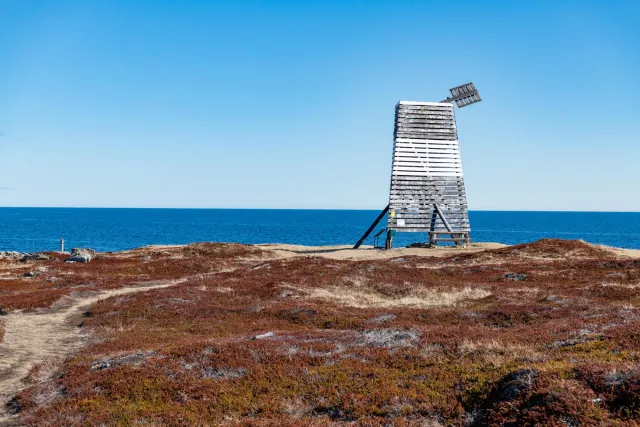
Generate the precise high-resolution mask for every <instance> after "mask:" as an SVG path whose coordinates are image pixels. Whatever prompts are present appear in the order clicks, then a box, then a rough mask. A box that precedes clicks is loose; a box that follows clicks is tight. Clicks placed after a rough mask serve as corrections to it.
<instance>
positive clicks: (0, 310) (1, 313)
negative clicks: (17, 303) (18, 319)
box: [0, 307, 9, 316]
mask: <svg viewBox="0 0 640 427" xmlns="http://www.w3.org/2000/svg"><path fill="white" fill-rule="evenodd" d="M7 314H9V312H8V311H7V310H5V309H4V308H2V307H0V316H6V315H7Z"/></svg>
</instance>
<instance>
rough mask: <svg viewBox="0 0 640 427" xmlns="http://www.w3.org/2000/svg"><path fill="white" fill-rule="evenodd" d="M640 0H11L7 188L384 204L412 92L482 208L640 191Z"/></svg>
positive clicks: (64, 202)
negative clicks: (441, 126) (430, 110)
mask: <svg viewBox="0 0 640 427" xmlns="http://www.w3.org/2000/svg"><path fill="white" fill-rule="evenodd" d="M639 77H640V1H638V0H630V1H623V0H620V1H614V0H610V1H604V0H603V1H588V0H581V1H577V0H576V1H561V0H555V1H502V2H500V1H462V0H460V1H411V2H410V1H401V0H400V1H369V2H356V1H347V0H343V1H263V2H248V1H224V2H223V1H186V0H185V1H168V0H165V1H163V0H136V1H132V0H105V1H98V0H95V1H94V0H86V1H79V0H77V1H65V0H49V1H42V0H29V1H26V0H0V206H108V207H239V208H243V207H248V208H253V207H255V208H356V209H360V208H362V209H381V208H382V207H384V206H385V205H386V203H387V201H388V188H389V177H390V166H391V164H390V163H391V151H392V140H393V136H392V132H393V113H394V106H395V104H396V102H397V101H399V100H415V101H439V100H441V99H443V98H445V97H446V96H447V94H448V89H449V88H450V87H453V86H456V85H459V84H462V83H466V82H468V81H473V82H474V83H475V84H476V86H477V87H478V89H479V90H480V93H481V95H482V97H483V99H484V101H483V102H482V103H480V104H478V105H474V106H471V107H468V108H465V109H462V110H458V111H457V118H458V131H459V138H460V141H461V150H462V159H463V169H464V174H465V181H466V185H467V193H468V199H469V205H470V209H500V210H622V211H625V210H626V211H640V167H639V163H640V83H639Z"/></svg>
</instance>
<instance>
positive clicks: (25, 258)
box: [20, 253, 50, 262]
mask: <svg viewBox="0 0 640 427" xmlns="http://www.w3.org/2000/svg"><path fill="white" fill-rule="evenodd" d="M49 259H50V257H49V255H45V254H39V253H35V254H24V256H23V257H22V259H21V260H20V261H22V262H27V261H48V260H49Z"/></svg>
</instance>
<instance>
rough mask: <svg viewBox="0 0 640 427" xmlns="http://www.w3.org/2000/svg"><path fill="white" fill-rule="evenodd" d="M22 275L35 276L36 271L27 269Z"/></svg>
mask: <svg viewBox="0 0 640 427" xmlns="http://www.w3.org/2000/svg"><path fill="white" fill-rule="evenodd" d="M22 276H23V277H35V276H36V273H34V272H33V271H27V272H26V273H24V274H23V275H22Z"/></svg>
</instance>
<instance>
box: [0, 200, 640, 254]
mask: <svg viewBox="0 0 640 427" xmlns="http://www.w3.org/2000/svg"><path fill="white" fill-rule="evenodd" d="M377 214H378V211H358V210H260V209H255V210H254V209H237V210H236V209H88V208H87V209H85V208H0V250H15V251H23V252H31V251H45V250H57V249H58V248H59V239H60V237H63V238H64V239H65V241H66V247H67V248H71V247H90V248H94V249H96V250H99V251H116V250H122V249H130V248H135V247H139V246H144V245H149V244H183V243H190V242H201V241H211V242H239V243H275V242H278V243H294V244H301V245H336V244H354V243H355V242H356V241H357V240H358V239H359V238H360V236H361V235H362V233H363V232H364V231H365V230H366V229H367V228H368V227H369V225H370V224H371V222H372V221H373V220H374V219H375V217H376V216H377ZM470 219H471V228H472V233H471V238H472V240H473V241H477V242H501V243H507V244H516V243H524V242H531V241H535V240H538V239H541V238H543V237H558V238H562V239H584V240H586V241H588V242H592V243H600V244H606V245H611V246H618V247H623V248H634V249H640V213H604V212H498V211H472V212H470ZM382 224H384V222H383V223H381V225H380V226H379V227H378V229H379V228H382V226H383V225H382ZM424 240H426V235H425V234H422V233H401V234H399V235H398V237H397V238H396V239H395V240H394V246H404V245H407V244H409V243H413V242H418V241H424ZM366 243H367V244H372V239H371V238H369V239H368V241H367V242H366Z"/></svg>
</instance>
